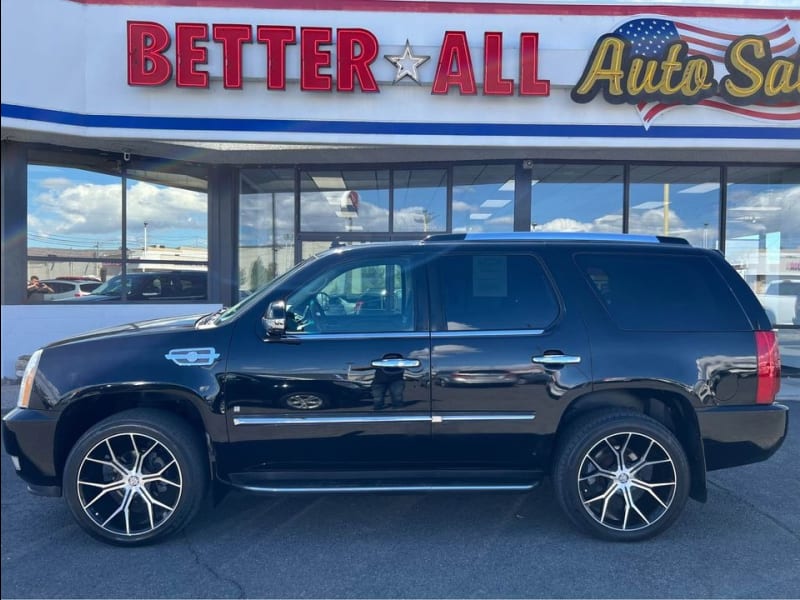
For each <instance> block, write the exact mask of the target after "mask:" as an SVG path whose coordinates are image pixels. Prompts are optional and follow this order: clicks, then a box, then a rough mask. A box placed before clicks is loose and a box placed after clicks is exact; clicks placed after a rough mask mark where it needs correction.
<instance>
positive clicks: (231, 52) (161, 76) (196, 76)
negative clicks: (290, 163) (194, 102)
mask: <svg viewBox="0 0 800 600" xmlns="http://www.w3.org/2000/svg"><path fill="white" fill-rule="evenodd" d="M334 37H335V39H334ZM173 42H174V45H175V51H174V55H175V59H174V63H173V62H172V60H171V59H170V57H169V56H168V55H167V50H169V48H170V46H171V45H172V44H173ZM209 43H214V44H218V45H219V46H220V48H221V52H222V65H223V66H222V73H220V74H219V76H221V78H222V81H223V85H224V87H225V88H228V89H238V88H241V87H242V86H243V72H244V55H245V51H244V50H245V48H246V47H247V46H251V45H253V44H258V45H261V46H262V47H263V49H264V51H265V53H266V73H264V81H265V84H266V88H267V89H268V90H284V89H286V80H287V77H286V72H287V69H286V65H287V60H288V58H287V49H288V48H289V46H295V45H296V46H299V53H300V81H299V83H300V89H301V90H303V91H319V92H330V91H331V90H333V89H334V87H335V89H336V90H337V91H340V92H351V91H354V90H355V88H356V85H358V87H359V88H360V89H361V91H362V92H378V91H380V89H379V86H378V81H377V80H376V78H375V75H374V73H373V63H374V62H375V61H376V60H377V58H378V56H379V54H378V47H379V44H378V39H377V37H376V36H375V35H374V34H373V33H372V32H370V31H368V30H366V29H361V28H339V29H335V30H334V29H332V28H330V27H300V28H299V30H298V28H296V27H292V26H276V25H256V26H255V27H253V26H251V25H241V24H213V25H210V26H209V25H208V24H205V23H178V24H176V25H175V31H174V36H173V34H172V33H171V32H170V31H169V30H168V29H167V28H166V27H164V26H163V25H161V24H159V23H153V22H149V21H129V22H128V84H129V85H132V86H159V85H165V84H167V83H168V82H169V81H170V80H172V79H173V78H174V81H175V85H176V86H177V87H188V88H192V87H194V88H204V87H208V85H209V77H210V75H209V72H208V71H207V70H205V69H204V68H203V66H204V65H206V64H207V63H208V52H209V48H208V44H209ZM334 43H335V47H336V51H335V53H334V52H333V50H332V47H333V46H334ZM483 43H484V52H483V56H482V57H480V58H479V59H477V60H480V62H482V63H483V86H482V93H483V94H484V95H487V96H488V95H495V96H511V95H513V94H514V93H515V90H516V93H517V94H519V95H520V96H547V95H549V93H550V82H549V81H547V80H541V79H539V77H538V64H539V60H538V57H539V34H538V33H522V34H520V39H519V58H520V60H519V63H520V68H519V72H518V73H515V74H514V75H513V76H505V75H506V74H504V73H503V72H502V64H503V51H504V48H503V34H502V33H500V32H486V33H485V34H484V36H483ZM406 53H407V54H404V55H403V56H397V57H389V56H386V57H385V58H387V59H388V60H390V61H392V62H393V63H398V62H399V61H401V60H406V61H409V63H408V64H409V65H411V67H412V68H409V67H408V65H405V66H401V65H398V73H400V72H401V71H400V69H401V68H407V69H408V70H407V72H406V73H412V79H414V80H415V81H417V83H419V80H418V79H417V78H416V70H415V66H416V65H419V64H422V63H423V62H425V61H427V60H428V58H430V57H427V56H426V57H422V56H413V55H412V54H411V53H410V45H409V44H408V43H406ZM334 74H335V76H334ZM452 88H455V89H457V90H458V91H459V92H460V93H462V94H477V93H478V91H477V90H478V86H477V83H476V77H475V62H474V61H473V57H472V54H471V52H470V48H469V41H468V39H467V34H466V32H464V31H447V32H445V34H444V37H443V40H442V43H441V46H440V48H439V56H438V62H437V66H436V72H435V74H434V78H433V84H432V89H431V93H432V94H447V93H448V92H449V91H450V90H451V89H452Z"/></svg>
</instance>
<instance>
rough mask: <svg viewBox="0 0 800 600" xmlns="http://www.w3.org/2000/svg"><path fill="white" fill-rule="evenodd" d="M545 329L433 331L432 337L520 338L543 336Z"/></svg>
mask: <svg viewBox="0 0 800 600" xmlns="http://www.w3.org/2000/svg"><path fill="white" fill-rule="evenodd" d="M543 333H544V329H455V330H452V331H432V332H431V337H432V338H434V339H436V338H451V337H464V336H470V337H503V336H510V337H519V336H526V335H542V334H543Z"/></svg>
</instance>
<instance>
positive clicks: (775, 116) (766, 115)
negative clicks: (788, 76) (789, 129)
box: [698, 100, 800, 121]
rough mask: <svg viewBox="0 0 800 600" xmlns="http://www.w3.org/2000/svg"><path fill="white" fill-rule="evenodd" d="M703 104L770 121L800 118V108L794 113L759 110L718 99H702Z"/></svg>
mask: <svg viewBox="0 0 800 600" xmlns="http://www.w3.org/2000/svg"><path fill="white" fill-rule="evenodd" d="M698 104H701V105H703V106H710V107H711V108H718V109H720V110H724V111H727V112H732V113H735V114H737V115H745V116H748V117H758V118H759V119H769V120H770V121H797V120H800V109H798V111H797V112H793V113H772V112H764V111H759V110H753V109H750V108H746V107H744V106H734V105H732V104H726V103H724V102H719V101H718V100H701V101H700V102H698Z"/></svg>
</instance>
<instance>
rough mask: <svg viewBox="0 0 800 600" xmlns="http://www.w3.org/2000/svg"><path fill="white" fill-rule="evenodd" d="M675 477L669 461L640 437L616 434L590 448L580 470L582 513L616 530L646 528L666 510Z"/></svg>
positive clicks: (653, 443) (652, 441)
mask: <svg viewBox="0 0 800 600" xmlns="http://www.w3.org/2000/svg"><path fill="white" fill-rule="evenodd" d="M676 485H677V475H676V470H675V465H674V464H673V461H672V458H671V457H670V455H669V453H668V452H667V451H666V450H665V449H664V447H663V446H662V445H661V444H659V443H658V442H657V441H656V440H655V439H653V438H651V437H650V436H648V435H645V434H643V433H635V432H620V433H615V434H613V435H609V436H607V437H604V438H603V439H601V440H600V441H599V442H597V443H596V444H594V446H592V447H591V448H590V449H589V451H588V452H587V453H586V455H585V456H584V458H583V460H582V461H581V465H580V469H579V470H578V493H579V494H580V500H581V503H582V504H583V508H584V509H585V510H586V511H587V512H588V513H589V514H590V515H591V516H592V518H593V519H594V520H595V521H597V522H598V523H599V524H600V525H602V526H604V527H608V528H609V529H614V530H617V531H636V530H639V529H643V528H645V527H649V526H650V525H652V524H653V523H655V522H656V521H658V520H659V519H660V518H661V517H663V516H664V515H665V514H666V513H667V511H668V510H669V507H670V505H671V504H672V502H673V500H674V498H675V491H676Z"/></svg>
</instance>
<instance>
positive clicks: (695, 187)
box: [628, 165, 720, 248]
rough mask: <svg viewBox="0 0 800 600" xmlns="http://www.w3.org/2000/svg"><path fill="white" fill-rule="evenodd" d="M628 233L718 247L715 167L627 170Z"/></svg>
mask: <svg viewBox="0 0 800 600" xmlns="http://www.w3.org/2000/svg"><path fill="white" fill-rule="evenodd" d="M630 198H631V212H630V225H629V228H628V231H630V233H641V234H652V235H672V236H677V237H682V238H686V239H687V240H689V242H690V243H691V244H692V245H693V246H699V247H701V248H719V205H720V168H719V167H681V166H669V165H636V166H633V167H631V185H630Z"/></svg>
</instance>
